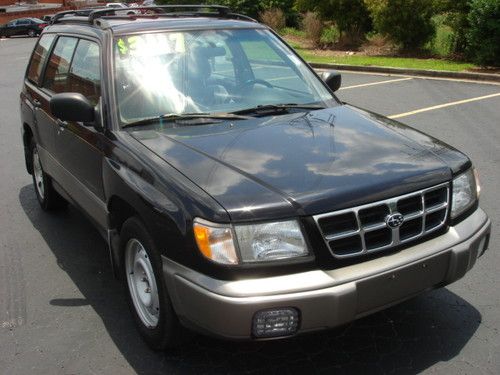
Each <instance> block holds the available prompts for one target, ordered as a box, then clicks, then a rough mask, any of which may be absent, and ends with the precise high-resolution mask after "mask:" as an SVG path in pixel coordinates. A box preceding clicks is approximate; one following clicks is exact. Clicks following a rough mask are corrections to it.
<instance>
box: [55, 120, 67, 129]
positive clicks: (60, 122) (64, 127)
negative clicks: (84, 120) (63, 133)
mask: <svg viewBox="0 0 500 375" xmlns="http://www.w3.org/2000/svg"><path fill="white" fill-rule="evenodd" d="M57 125H59V128H60V129H66V128H67V127H68V123H67V122H66V121H63V120H59V119H58V120H57Z"/></svg>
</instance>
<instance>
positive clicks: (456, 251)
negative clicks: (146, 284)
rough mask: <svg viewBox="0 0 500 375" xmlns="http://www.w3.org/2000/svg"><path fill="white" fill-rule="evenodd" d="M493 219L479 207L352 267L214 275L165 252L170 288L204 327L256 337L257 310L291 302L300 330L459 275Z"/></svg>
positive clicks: (190, 318) (183, 315)
mask: <svg viewBox="0 0 500 375" xmlns="http://www.w3.org/2000/svg"><path fill="white" fill-rule="evenodd" d="M490 229H491V223H490V220H489V219H488V217H487V216H486V214H485V213H484V211H483V210H481V209H480V208H478V209H477V210H476V211H475V212H474V213H473V214H472V215H470V216H469V217H468V218H467V219H465V220H464V221H462V222H460V223H459V224H457V225H456V226H454V227H450V228H449V230H448V231H447V232H446V233H445V234H443V235H441V236H439V237H436V238H433V239H430V240H429V241H426V242H423V243H420V244H418V245H415V246H412V247H409V248H406V249H404V250H402V251H399V252H397V253H393V254H390V255H387V256H383V257H379V258H377V259H373V260H369V261H366V262H363V263H359V264H355V265H350V266H347V267H343V268H339V269H335V270H330V271H323V270H315V271H309V272H303V273H297V274H292V275H285V276H277V277H267V278H260V279H250V280H239V281H225V280H217V279H213V278H211V277H208V276H206V275H203V274H201V273H198V272H196V271H193V270H191V269H189V268H186V267H184V266H182V265H180V264H178V263H175V262H173V261H171V260H169V259H168V258H165V257H164V258H163V271H164V275H165V280H166V283H167V288H168V290H169V293H170V297H171V299H172V303H173V305H174V309H175V311H176V313H177V315H178V316H179V318H180V320H181V321H182V322H183V323H184V324H185V325H187V326H189V327H191V328H194V329H196V330H198V331H201V332H203V333H208V334H211V335H216V336H219V337H224V338H229V339H235V340H241V339H251V338H252V320H253V317H254V315H255V313H256V312H257V311H260V310H265V309H270V308H277V307H294V308H296V309H298V310H299V311H300V325H299V330H298V333H301V332H310V331H316V330H321V329H326V328H332V327H335V326H338V325H341V324H344V323H347V322H349V321H352V320H355V319H357V318H360V317H362V316H364V315H368V314H370V313H372V312H375V311H378V310H381V309H383V308H385V307H388V306H391V305H393V304H396V303H398V302H401V301H403V300H405V299H408V298H410V297H413V296H415V295H417V294H418V293H421V292H423V291H425V290H428V289H432V288H436V287H441V286H444V285H447V284H449V283H452V282H454V281H455V280H458V279H459V278H461V277H462V276H464V275H465V273H466V272H467V271H469V270H470V269H471V268H472V267H473V266H474V264H475V262H476V259H477V257H478V255H480V254H481V253H482V252H483V251H484V250H485V249H486V247H487V245H488V240H489V235H490Z"/></svg>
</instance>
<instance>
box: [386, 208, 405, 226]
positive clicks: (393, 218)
mask: <svg viewBox="0 0 500 375" xmlns="http://www.w3.org/2000/svg"><path fill="white" fill-rule="evenodd" d="M403 221H405V217H404V216H403V215H401V214H400V213H399V212H396V213H394V214H391V215H387V217H386V218H385V222H386V224H387V226H389V227H390V228H393V229H395V228H399V227H400V226H401V224H403Z"/></svg>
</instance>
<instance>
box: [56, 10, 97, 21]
mask: <svg viewBox="0 0 500 375" xmlns="http://www.w3.org/2000/svg"><path fill="white" fill-rule="evenodd" d="M99 9H103V8H102V7H97V8H85V9H74V10H65V11H63V12H58V13H56V14H55V15H54V17H52V19H51V20H50V24H54V23H57V22H58V21H60V20H61V19H62V18H64V17H66V16H79V17H88V16H89V15H90V13H92V12H94V11H96V10H99Z"/></svg>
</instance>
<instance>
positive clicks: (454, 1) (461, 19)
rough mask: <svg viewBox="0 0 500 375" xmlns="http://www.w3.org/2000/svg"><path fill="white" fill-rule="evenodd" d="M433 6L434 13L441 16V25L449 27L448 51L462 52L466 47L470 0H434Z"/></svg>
mask: <svg viewBox="0 0 500 375" xmlns="http://www.w3.org/2000/svg"><path fill="white" fill-rule="evenodd" d="M434 6H435V9H434V12H435V14H440V15H441V16H442V17H443V20H442V25H445V26H448V27H449V28H451V35H450V36H449V38H448V39H449V40H448V41H447V42H448V43H449V50H450V52H451V53H454V54H463V53H464V51H465V49H466V47H467V38H466V34H467V30H468V29H469V21H468V19H467V15H468V14H469V11H470V0H435V3H434ZM441 16H440V17H441ZM438 32H439V31H438Z"/></svg>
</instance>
